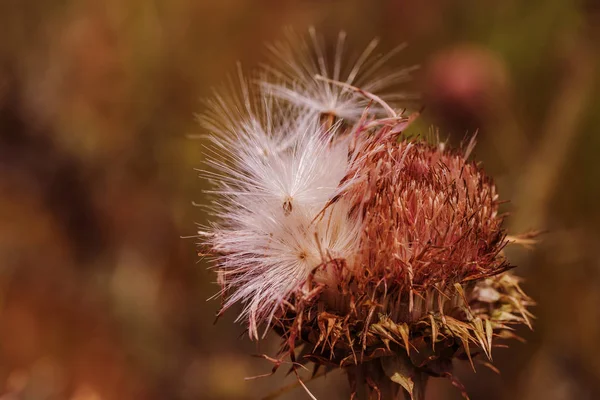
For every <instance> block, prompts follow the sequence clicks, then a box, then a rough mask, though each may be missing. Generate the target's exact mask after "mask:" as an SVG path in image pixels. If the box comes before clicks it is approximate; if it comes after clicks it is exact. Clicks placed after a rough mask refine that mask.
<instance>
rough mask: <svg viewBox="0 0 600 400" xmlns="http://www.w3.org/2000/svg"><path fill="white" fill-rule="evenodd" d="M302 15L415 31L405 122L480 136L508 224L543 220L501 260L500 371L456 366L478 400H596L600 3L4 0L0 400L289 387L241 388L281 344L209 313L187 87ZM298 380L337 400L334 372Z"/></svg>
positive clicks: (196, 93)
mask: <svg viewBox="0 0 600 400" xmlns="http://www.w3.org/2000/svg"><path fill="white" fill-rule="evenodd" d="M309 25H315V26H316V27H317V28H318V29H319V31H320V32H322V33H323V35H324V36H325V37H326V38H327V39H328V40H329V42H331V43H333V40H332V39H333V38H334V37H335V36H334V35H335V34H336V33H337V31H338V30H340V29H344V30H346V31H348V34H349V35H348V36H349V42H350V43H354V45H355V46H352V48H353V50H356V51H359V50H360V49H362V48H363V47H362V46H363V45H364V43H366V42H367V41H368V40H370V39H371V38H372V37H373V36H379V37H381V38H382V48H383V49H391V48H392V47H393V46H394V45H396V44H398V43H401V42H404V41H407V42H408V43H409V44H410V47H409V48H408V49H407V50H406V51H404V52H403V53H402V54H401V55H400V56H398V57H396V59H395V61H393V62H392V66H394V65H397V66H405V65H410V64H413V63H419V64H421V65H422V69H421V70H420V72H419V73H418V74H417V75H416V77H415V82H414V83H413V88H417V89H419V90H421V91H422V92H423V101H424V103H425V104H426V108H425V113H424V116H423V118H422V119H421V121H420V123H419V125H418V126H419V127H420V128H422V129H425V130H428V129H429V127H430V126H432V125H435V126H438V127H439V128H440V132H441V135H442V137H446V135H448V138H449V140H450V141H452V142H458V141H460V140H461V139H462V138H463V137H464V135H465V134H466V133H467V132H471V133H472V132H474V131H475V130H478V141H479V145H478V147H477V151H476V153H477V154H476V157H477V158H478V159H481V160H482V161H483V162H484V163H485V165H486V168H487V169H488V171H489V172H490V173H491V174H492V175H494V176H495V177H496V178H497V182H498V185H499V187H500V193H501V195H502V197H503V198H504V199H511V200H512V202H511V203H509V204H507V205H505V211H507V212H510V213H511V217H510V219H509V220H508V221H507V222H508V225H507V227H508V228H509V230H510V231H511V233H520V232H524V231H527V230H529V229H544V230H547V231H548V233H547V234H545V235H543V237H542V239H543V241H542V242H541V243H540V244H539V245H537V246H536V247H535V248H534V249H532V250H526V249H512V250H510V254H509V256H510V258H511V261H513V262H514V263H515V264H517V265H519V268H518V269H517V271H518V273H520V274H521V275H524V276H525V277H526V278H527V283H526V288H527V290H528V292H530V293H531V294H532V295H533V297H534V298H535V299H537V301H538V306H537V307H536V310H535V312H536V313H537V315H538V320H537V321H536V324H535V330H534V332H528V331H522V332H519V333H520V334H522V335H523V336H524V337H525V338H526V339H527V341H528V343H527V344H519V343H513V344H512V346H511V348H509V349H498V350H497V351H496V353H495V359H494V361H495V363H496V365H497V366H498V367H499V368H500V370H501V371H502V375H501V376H498V375H495V374H493V373H492V372H489V371H485V370H481V368H480V370H478V371H477V374H474V373H473V372H472V371H470V370H469V369H468V366H466V365H465V366H462V367H461V368H462V369H461V377H462V379H463V381H464V382H465V384H466V386H467V388H468V391H469V393H470V395H471V396H472V398H473V399H527V400H535V399H586V398H589V399H597V398H600V342H599V338H600V311H599V310H600V307H599V305H600V255H599V254H598V251H597V250H598V249H597V248H596V246H597V244H598V243H599V241H600V212H599V211H598V203H599V201H600V168H599V167H598V158H597V154H598V152H599V151H600V95H599V94H598V93H600V90H598V89H600V83H599V80H598V78H599V73H598V72H599V65H598V61H599V60H598V55H599V54H598V41H599V40H600V7H599V6H598V4H597V3H596V2H593V1H584V0H581V1H572V0H546V1H542V0H533V1H516V0H506V1H502V2H497V1H490V0H487V1H475V0H458V1H456V0H452V1H451V0H426V1H414V2H406V1H400V0H362V1H359V0H347V1H341V0H339V1H333V0H328V1H316V0H312V1H309V0H306V1H300V0H252V1H250V0H246V1H243V0H221V1H208V0H198V1H192V0H172V1H163V2H159V1H157V0H153V1H141V0H128V1H122V0H121V1H117V0H107V1H93V0H56V1H53V2H40V1H35V0H3V1H2V2H0V26H1V27H2V35H1V36H0V169H1V173H0V260H1V261H0V263H1V266H0V399H2V400H5V399H34V400H37V399H71V400H96V399H98V400H100V399H102V400H110V399H254V398H260V397H261V396H264V395H266V394H267V393H269V392H271V391H273V390H276V389H277V388H278V387H280V386H283V385H284V384H286V383H289V382H292V381H293V380H294V379H293V377H287V378H285V377H284V374H283V373H281V372H279V373H278V374H276V375H275V376H274V377H270V378H263V379H257V380H251V381H245V380H244V379H243V378H244V377H247V376H253V375H259V374H263V373H266V372H268V371H269V370H270V367H271V366H270V364H269V363H268V362H267V361H265V360H262V359H260V358H252V357H250V354H261V353H267V354H273V353H274V351H275V349H276V347H277V338H276V337H270V338H268V339H267V340H265V341H264V342H261V343H259V344H256V343H251V342H249V341H248V340H247V339H245V338H243V336H244V335H243V333H244V332H243V327H242V326H240V325H238V324H234V323H233V319H234V318H235V314H236V310H231V311H230V312H228V313H227V314H226V315H225V316H224V317H223V318H222V319H221V320H219V321H218V323H217V324H214V316H215V313H216V311H217V309H218V307H219V302H218V300H214V301H209V302H207V301H206V299H207V298H208V297H210V296H211V295H213V294H214V293H215V292H216V291H217V286H216V285H215V284H214V280H215V277H214V276H213V274H212V273H211V272H210V271H208V270H207V269H206V267H207V265H206V264H205V263H204V262H198V257H197V254H196V249H195V239H193V238H192V239H185V238H182V237H185V236H193V235H194V234H195V225H194V223H195V222H198V223H205V222H206V217H207V216H206V215H205V214H204V213H203V211H202V210H201V209H199V208H195V207H194V206H193V202H197V203H201V202H202V201H203V197H202V196H203V195H202V189H203V188H205V186H206V183H205V182H202V181H200V180H198V179H197V178H196V174H195V172H194V170H193V168H195V167H200V166H201V164H202V161H203V156H202V141H201V140H191V139H190V138H189V136H190V135H197V134H200V133H203V132H201V130H200V128H199V126H198V125H197V124H196V122H195V119H194V114H195V113H197V112H202V103H201V101H200V99H201V98H202V97H205V96H207V95H209V94H210V88H211V87H212V86H214V85H218V84H219V82H222V81H224V80H225V79H226V76H227V74H228V73H231V72H233V71H234V68H235V62H236V61H237V60H240V61H242V63H243V64H244V65H245V66H248V67H249V68H251V67H253V66H255V65H257V64H258V63H259V62H261V61H262V60H264V56H265V51H264V50H265V47H264V43H265V42H269V41H273V40H276V39H278V38H280V37H281V34H282V30H283V28H284V27H285V26H292V27H294V28H295V29H296V30H298V31H304V30H305V29H306V28H307V27H308V26H309ZM351 52H352V51H351ZM393 63H396V64H393ZM309 386H310V388H311V390H314V393H315V394H316V395H317V397H319V398H327V399H337V398H340V399H342V398H347V397H348V389H347V388H346V383H345V378H344V377H343V376H342V375H341V374H339V373H332V374H329V375H328V376H326V377H324V378H319V379H318V380H316V381H315V382H311V383H310V384H309ZM458 396H459V394H458V393H457V392H456V391H455V390H454V389H453V388H452V387H450V386H449V384H447V383H445V382H444V381H439V382H438V381H437V380H433V383H432V384H431V388H430V389H429V393H428V398H430V399H455V398H458ZM281 398H285V399H296V398H298V399H304V398H307V396H306V394H305V393H304V392H302V390H301V389H297V390H295V391H291V392H289V393H288V394H285V395H284V396H282V397H281Z"/></svg>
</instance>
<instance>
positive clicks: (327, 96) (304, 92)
mask: <svg viewBox="0 0 600 400" xmlns="http://www.w3.org/2000/svg"><path fill="white" fill-rule="evenodd" d="M309 33H310V37H311V42H312V43H311V44H308V43H307V42H306V41H304V40H302V39H301V38H298V37H296V36H295V35H294V34H293V33H292V32H288V36H289V40H288V41H286V42H278V43H275V44H274V45H272V46H270V47H269V49H270V51H271V53H272V56H273V58H274V60H275V62H276V64H277V65H278V66H279V67H278V68H272V67H270V66H266V67H265V70H266V77H265V78H263V80H262V81H261V85H262V87H263V89H264V90H265V91H267V92H269V93H270V94H271V95H273V96H275V97H278V98H280V99H283V100H285V101H288V102H290V103H291V104H293V105H295V106H297V107H301V108H304V109H305V110H308V111H310V112H313V113H315V114H317V115H319V114H324V115H333V116H336V117H338V118H342V119H344V120H347V121H356V120H357V119H359V118H360V116H361V115H362V113H363V111H364V110H365V107H367V106H368V105H369V103H370V100H369V99H367V98H365V97H364V96H361V95H360V94H359V93H357V92H355V91H353V90H349V89H348V88H346V87H342V86H339V85H334V84H332V83H331V82H327V81H324V80H317V79H315V76H317V75H320V76H322V77H325V78H329V79H331V80H333V81H340V82H343V83H345V84H347V85H352V86H356V87H360V88H361V89H362V90H364V91H366V92H370V93H375V94H381V97H382V98H383V99H384V100H385V101H388V102H391V103H394V102H397V101H403V100H408V99H411V98H414V96H411V95H408V94H402V93H389V92H388V93H383V92H386V91H388V90H389V89H391V88H392V87H394V86H396V85H397V84H399V83H403V82H406V81H407V80H409V79H410V73H411V72H412V71H413V70H414V69H416V68H417V67H416V66H415V67H410V68H404V69H400V70H396V71H393V72H387V73H386V72H384V71H382V69H383V65H384V64H385V63H386V62H387V61H389V59H390V58H392V57H393V56H394V55H396V54H397V53H398V52H400V51H401V50H402V49H404V47H405V45H400V46H398V47H396V48H395V49H394V50H392V51H391V52H389V53H387V54H385V55H381V54H375V50H376V48H377V46H378V44H379V40H377V39H374V40H372V41H371V42H370V43H369V44H368V45H367V47H366V48H365V49H364V51H363V52H362V53H361V54H360V55H359V56H358V58H357V59H356V60H355V61H354V63H351V64H350V65H351V68H350V69H345V68H343V67H342V65H346V64H348V63H347V60H345V58H346V56H345V54H344V47H345V42H346V33H345V32H340V34H339V35H338V40H337V44H336V47H335V53H334V56H333V63H331V62H330V61H329V60H328V54H327V52H326V51H325V49H324V45H323V43H322V40H321V39H320V38H319V37H318V36H317V34H316V32H315V30H314V29H313V28H311V29H310V30H309ZM382 111H383V110H381V109H380V108H379V107H378V106H377V105H374V106H373V110H372V113H373V114H382Z"/></svg>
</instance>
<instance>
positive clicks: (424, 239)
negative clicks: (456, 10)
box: [200, 30, 532, 398]
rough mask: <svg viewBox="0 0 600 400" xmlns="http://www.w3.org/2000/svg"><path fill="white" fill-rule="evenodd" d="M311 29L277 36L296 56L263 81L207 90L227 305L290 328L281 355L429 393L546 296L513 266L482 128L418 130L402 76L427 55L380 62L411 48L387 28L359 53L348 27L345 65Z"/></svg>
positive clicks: (353, 378) (217, 239)
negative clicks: (402, 65) (463, 132)
mask: <svg viewBox="0 0 600 400" xmlns="http://www.w3.org/2000/svg"><path fill="white" fill-rule="evenodd" d="M310 37H311V39H312V42H313V47H312V48H311V47H310V46H309V45H307V44H306V43H305V42H304V41H301V40H300V41H298V40H297V41H296V42H294V43H278V44H276V45H274V46H272V47H271V50H272V52H273V53H274V54H275V57H276V59H277V64H278V65H279V68H280V69H278V68H277V67H265V70H264V71H263V72H262V73H261V74H260V77H261V78H260V79H259V80H258V82H257V84H255V82H254V81H252V83H249V82H248V81H247V80H246V79H245V78H243V75H242V74H241V72H240V76H239V86H240V89H239V90H238V93H239V94H238V95H236V94H235V90H233V91H232V93H229V95H221V94H218V93H216V94H215V96H214V98H213V99H212V100H209V101H208V102H207V105H208V107H207V108H208V111H207V112H206V113H205V114H204V115H203V116H202V117H201V122H202V123H203V125H204V127H205V128H206V129H208V130H209V131H210V136H209V138H210V142H211V143H212V145H211V146H209V147H208V151H207V159H208V168H207V169H206V170H205V171H202V175H203V176H204V177H205V178H207V179H209V180H210V181H211V182H213V184H214V189H213V190H211V191H210V193H211V194H212V195H213V198H214V200H213V202H212V205H211V207H210V208H211V210H212V211H213V213H214V215H215V222H214V223H213V224H212V225H211V226H210V227H206V228H203V229H201V231H200V237H201V238H202V239H203V242H202V246H204V248H205V250H206V252H207V253H208V254H210V255H212V256H213V257H214V262H215V268H216V271H217V274H218V281H219V283H220V284H221V287H222V290H221V292H220V294H221V295H222V296H223V297H224V299H225V300H224V304H223V310H225V309H227V308H229V307H230V306H231V305H232V304H234V303H238V302H240V303H242V304H243V311H242V313H241V314H240V316H239V318H238V320H239V321H244V322H246V323H247V326H248V332H249V335H250V337H251V338H254V339H257V338H259V337H260V336H261V333H259V328H260V327H261V326H263V327H264V329H265V330H264V333H267V332H268V331H269V330H271V329H272V330H274V331H276V332H277V333H278V334H279V335H280V336H281V337H282V339H283V342H282V348H281V353H280V357H281V358H280V360H281V359H282V358H283V357H285V356H286V355H289V356H290V357H291V359H292V360H293V361H295V364H294V365H299V364H303V363H308V362H314V363H315V368H319V367H320V366H324V367H325V368H326V369H330V368H335V367H342V368H345V369H346V370H347V372H348V376H349V379H350V383H351V386H352V391H353V394H357V393H360V391H361V388H363V390H364V391H366V393H367V395H371V396H384V398H395V397H397V396H401V393H402V391H403V390H405V391H407V392H408V393H409V394H410V395H411V396H414V397H421V396H422V390H423V387H424V384H425V377H427V376H444V377H449V378H450V379H453V380H454V378H453V376H452V373H451V372H452V371H451V361H452V359H453V358H465V359H469V360H471V363H473V358H475V356H476V355H477V354H478V353H480V352H483V353H484V354H485V355H486V356H487V357H488V358H489V357H491V348H492V345H493V342H494V341H495V338H508V337H510V336H512V333H511V328H510V326H509V325H511V324H514V323H526V324H529V320H530V318H531V314H530V313H529V312H528V311H527V309H526V307H527V306H529V305H531V304H532V302H531V300H530V299H529V298H528V297H527V296H526V295H525V293H524V292H523V291H522V290H521V288H520V287H519V279H518V278H516V277H515V276H513V275H512V274H510V273H509V272H507V271H508V270H509V269H510V268H511V266H510V264H509V263H508V262H507V261H506V260H505V258H504V256H503V254H502V250H503V248H504V247H505V246H506V245H507V244H508V243H509V241H508V239H507V236H506V234H505V232H504V230H503V229H502V217H501V216H500V215H499V214H498V195H497V193H496V187H495V185H494V183H493V180H492V179H491V178H490V177H489V176H487V175H486V174H485V172H484V171H483V170H482V168H481V167H480V166H479V165H478V164H476V163H475V162H473V161H469V160H468V158H469V154H470V152H471V150H472V148H473V143H472V142H471V143H469V144H468V145H467V146H464V147H463V149H462V150H449V149H446V146H445V144H444V143H438V142H436V143H430V142H427V141H425V140H423V139H412V140H410V139H408V138H407V137H406V135H405V134H404V131H405V129H406V127H407V126H409V124H410V123H411V122H412V120H413V119H414V117H415V116H416V114H411V115H409V116H408V117H406V116H404V112H399V111H396V110H397V109H398V108H397V107H398V106H399V105H400V104H397V103H394V102H393V101H394V100H398V99H403V98H408V97H409V96H406V95H404V94H402V93H400V94H393V93H390V92H389V91H388V90H389V89H390V88H392V87H393V86H394V85H395V84H397V83H399V82H402V81H403V80H405V79H406V77H407V76H408V75H409V71H410V70H411V69H412V68H408V69H403V70H400V71H395V72H391V73H385V72H382V74H383V75H381V76H380V77H378V76H377V74H376V73H377V72H381V71H380V70H381V69H382V68H383V66H384V64H385V62H386V61H387V60H388V59H389V58H390V57H391V56H392V55H394V54H395V52H396V51H393V52H392V53H391V54H388V55H384V56H381V55H379V56H377V55H375V54H374V51H375V47H376V44H377V42H376V41H374V42H371V44H369V45H368V46H367V48H366V50H365V51H364V52H363V53H362V54H360V55H359V56H358V58H357V60H355V61H354V62H350V63H349V64H348V65H350V66H351V67H350V68H349V69H345V68H344V67H345V65H346V64H345V62H346V60H345V58H344V55H343V46H344V42H345V37H346V36H345V34H343V33H342V34H340V35H339V38H338V44H337V48H336V51H335V55H334V57H333V58H334V62H333V65H332V66H330V65H329V64H328V63H327V55H326V54H325V51H324V50H323V46H322V45H321V44H320V40H319V38H318V37H317V36H316V34H315V32H314V30H310ZM390 104H391V105H390ZM279 363H280V361H277V364H276V365H279ZM299 379H300V378H299ZM300 383H302V381H300Z"/></svg>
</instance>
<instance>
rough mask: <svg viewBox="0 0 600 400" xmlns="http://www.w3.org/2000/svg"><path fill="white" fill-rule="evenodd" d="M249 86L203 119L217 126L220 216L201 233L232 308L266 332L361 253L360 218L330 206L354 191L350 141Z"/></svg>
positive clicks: (219, 101) (210, 159) (253, 331)
mask: <svg viewBox="0 0 600 400" xmlns="http://www.w3.org/2000/svg"><path fill="white" fill-rule="evenodd" d="M241 84H242V86H243V87H244V85H245V81H244V80H242V81H241ZM247 89H248V87H247V86H245V89H243V90H242V93H243V94H242V96H243V97H242V98H241V99H238V100H237V101H229V102H227V101H225V100H224V98H222V97H217V98H216V100H213V102H212V103H209V106H211V107H212V108H211V111H209V112H208V114H206V115H208V117H206V116H205V117H203V118H202V119H201V120H202V122H203V123H204V125H205V126H206V127H207V129H209V130H210V131H211V132H212V135H210V136H209V138H210V143H212V146H210V147H209V148H208V152H207V164H208V166H209V168H208V169H207V170H203V171H201V176H203V177H205V178H207V179H209V180H210V181H212V182H213V185H214V189H213V190H210V191H209V193H210V194H212V195H213V196H214V200H213V203H212V207H211V209H212V213H213V215H215V216H216V217H217V222H216V223H214V224H213V226H212V227H210V228H209V229H207V230H205V231H203V232H200V234H201V236H203V237H205V238H206V243H205V244H207V245H208V246H210V248H211V252H212V253H214V254H216V260H215V261H216V268H217V270H218V274H219V281H220V283H221V285H222V291H221V293H220V294H222V295H224V296H225V297H226V300H225V303H224V306H223V309H227V308H228V307H230V306H231V305H232V304H234V303H237V302H241V303H242V304H244V308H243V311H242V313H241V314H240V316H239V318H238V320H246V319H247V320H248V321H249V331H250V335H251V336H252V337H258V325H260V324H261V323H262V322H267V323H268V322H269V321H270V319H271V318H272V317H273V316H274V314H275V313H276V311H277V309H278V306H280V305H281V304H282V303H283V302H284V301H285V300H286V299H287V298H288V297H289V296H290V295H291V294H292V293H293V292H294V291H295V290H298V289H301V288H302V285H303V284H304V282H305V281H306V279H307V278H308V277H309V275H310V274H311V272H312V271H313V270H314V269H315V268H317V267H319V266H320V265H322V264H323V263H325V262H327V261H328V260H331V259H336V258H344V259H346V258H348V259H349V258H350V257H351V255H352V252H353V251H355V249H356V246H357V240H358V238H359V236H360V235H359V232H360V223H359V222H358V221H357V220H354V219H352V218H351V217H350V216H349V214H350V213H349V209H348V206H347V205H345V204H344V203H343V202H339V204H338V203H336V204H335V205H334V206H330V207H328V208H327V209H326V210H325V211H324V212H323V209H324V207H325V205H326V204H327V203H328V202H329V201H330V200H331V199H332V198H333V197H334V196H335V195H336V194H338V193H340V191H341V190H343V188H344V187H345V185H340V181H341V180H342V178H343V177H344V176H345V175H346V173H347V168H348V143H349V138H347V137H339V135H337V125H334V126H332V127H329V128H327V127H325V126H324V125H322V124H321V123H320V122H319V121H318V118H309V117H307V114H306V113H305V112H303V111H302V110H299V109H297V108H293V107H292V108H290V107H286V106H285V105H282V104H280V102H281V100H280V99H276V98H272V97H269V96H266V97H265V96H258V99H259V100H257V101H255V100H253V99H254V97H252V94H251V92H250V91H248V90H247ZM232 115H233V116H235V117H233V118H231V116H232ZM219 117H220V118H221V120H219ZM224 117H227V118H224ZM282 144H285V145H284V146H282ZM322 278H323V279H325V278H324V277H322Z"/></svg>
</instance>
